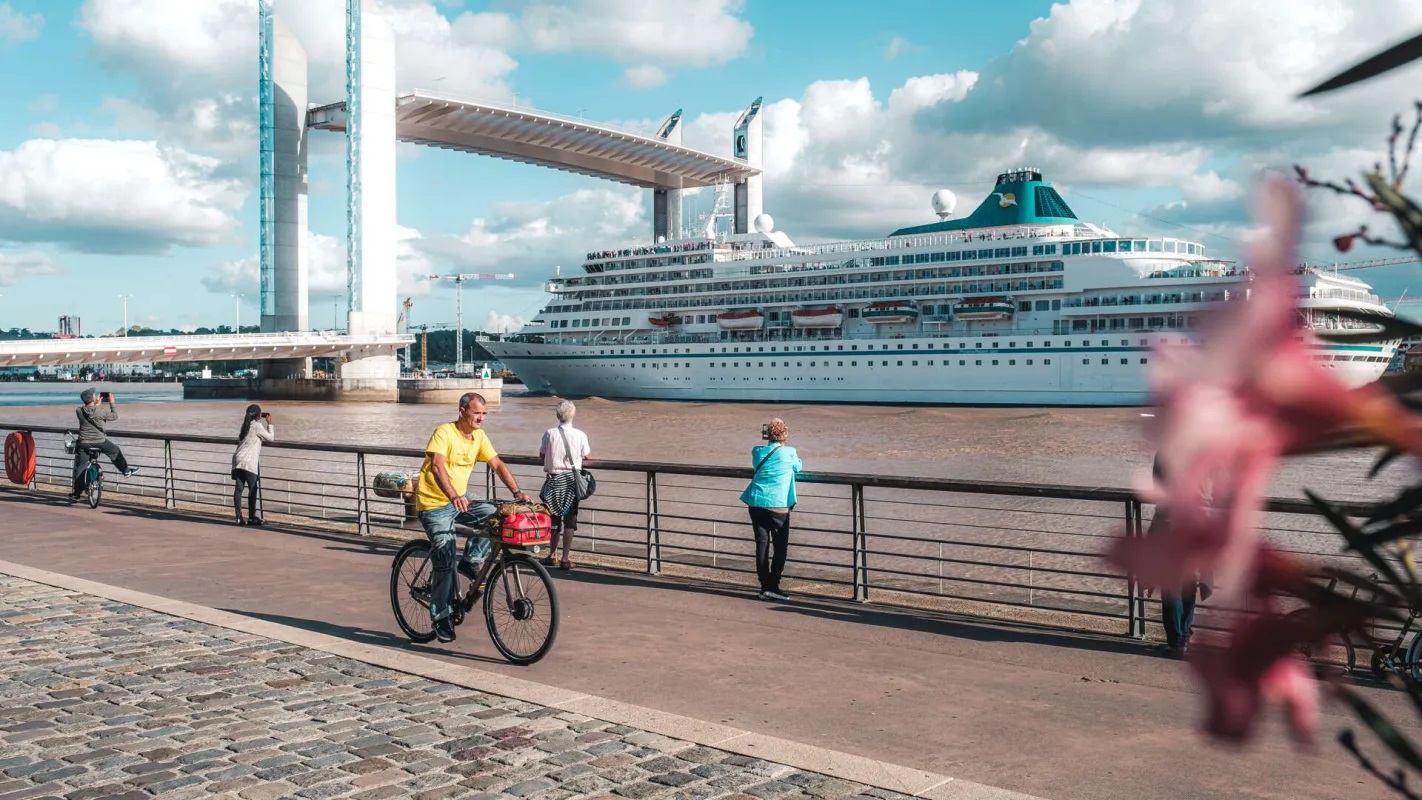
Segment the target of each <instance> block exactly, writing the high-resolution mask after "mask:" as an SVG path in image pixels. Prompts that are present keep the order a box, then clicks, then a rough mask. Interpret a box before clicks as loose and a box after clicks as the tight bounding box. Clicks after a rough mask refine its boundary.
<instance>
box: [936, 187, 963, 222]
mask: <svg viewBox="0 0 1422 800" xmlns="http://www.w3.org/2000/svg"><path fill="white" fill-rule="evenodd" d="M957 207H958V196H957V195H955V194H953V193H952V192H950V191H948V190H947V189H939V190H938V191H936V192H934V193H933V213H935V214H937V215H938V216H939V218H940V219H947V218H948V217H950V216H952V214H953V209H954V208H957Z"/></svg>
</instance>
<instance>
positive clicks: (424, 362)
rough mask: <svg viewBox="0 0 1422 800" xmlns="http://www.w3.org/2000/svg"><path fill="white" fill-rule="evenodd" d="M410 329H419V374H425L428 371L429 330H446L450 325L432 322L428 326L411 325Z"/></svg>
mask: <svg viewBox="0 0 1422 800" xmlns="http://www.w3.org/2000/svg"><path fill="white" fill-rule="evenodd" d="M411 327H415V328H419V329H420V372H425V371H427V370H428V369H429V356H430V346H429V345H430V339H429V331H430V328H434V329H435V330H439V329H441V328H448V327H450V325H449V323H448V322H433V323H429V324H421V325H412V326H411Z"/></svg>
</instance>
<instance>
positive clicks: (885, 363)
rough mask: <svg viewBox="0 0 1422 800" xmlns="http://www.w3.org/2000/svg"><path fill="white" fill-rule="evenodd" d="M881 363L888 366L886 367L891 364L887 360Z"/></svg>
mask: <svg viewBox="0 0 1422 800" xmlns="http://www.w3.org/2000/svg"><path fill="white" fill-rule="evenodd" d="M880 363H881V364H882V365H883V366H886V367H887V366H889V362H887V361H882V362H880ZM900 363H902V362H900Z"/></svg>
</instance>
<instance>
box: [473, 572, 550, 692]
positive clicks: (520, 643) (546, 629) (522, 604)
mask: <svg viewBox="0 0 1422 800" xmlns="http://www.w3.org/2000/svg"><path fill="white" fill-rule="evenodd" d="M484 621H485V622H487V623H488V624H489V638H491V639H493V640H494V646H495V647H497V648H498V649H499V652H500V653H502V654H503V656H504V658H506V659H508V660H509V661H510V662H512V663H514V664H520V665H527V664H532V663H534V662H535V661H537V660H539V659H540V658H543V657H544V656H546V655H548V651H549V650H551V649H552V648H553V640H554V639H556V638H558V592H557V590H555V589H554V588H553V579H552V578H551V577H549V575H548V570H546V569H544V568H543V565H542V564H540V563H538V562H537V561H534V560H533V559H531V558H527V557H525V556H522V555H520V556H514V557H510V558H507V559H505V560H504V561H501V562H499V563H498V564H497V565H495V566H494V569H493V572H491V573H490V574H489V583H488V585H487V586H486V587H485V589H484Z"/></svg>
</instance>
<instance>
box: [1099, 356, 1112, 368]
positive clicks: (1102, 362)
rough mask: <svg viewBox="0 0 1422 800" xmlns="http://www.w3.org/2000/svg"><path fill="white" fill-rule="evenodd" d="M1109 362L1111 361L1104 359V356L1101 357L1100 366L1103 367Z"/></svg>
mask: <svg viewBox="0 0 1422 800" xmlns="http://www.w3.org/2000/svg"><path fill="white" fill-rule="evenodd" d="M1109 363H1111V362H1110V361H1109V360H1107V359H1104V358H1103V359H1101V366H1103V367H1104V366H1106V365H1107V364H1109Z"/></svg>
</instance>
